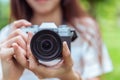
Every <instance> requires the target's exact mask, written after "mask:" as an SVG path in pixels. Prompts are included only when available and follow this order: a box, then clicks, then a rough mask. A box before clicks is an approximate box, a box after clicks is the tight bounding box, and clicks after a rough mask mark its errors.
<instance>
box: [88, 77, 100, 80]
mask: <svg viewBox="0 0 120 80" xmlns="http://www.w3.org/2000/svg"><path fill="white" fill-rule="evenodd" d="M88 80H101V79H100V77H95V78H91V79H88Z"/></svg>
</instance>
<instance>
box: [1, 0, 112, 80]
mask: <svg viewBox="0 0 120 80" xmlns="http://www.w3.org/2000/svg"><path fill="white" fill-rule="evenodd" d="M10 3H11V18H10V19H11V21H14V22H13V23H11V24H10V25H8V26H6V27H5V28H3V29H2V30H1V33H0V40H1V44H0V47H1V49H0V56H1V62H2V70H3V80H8V79H9V80H18V79H20V80H38V79H48V80H58V79H61V80H81V78H83V79H85V80H100V76H101V75H102V74H103V73H107V72H110V71H112V64H111V61H110V58H109V55H108V53H107V50H106V47H105V46H104V45H103V43H102V40H101V37H100V32H99V28H98V25H97V23H96V22H95V21H94V20H93V19H92V18H91V17H90V16H89V15H88V14H87V13H86V12H85V11H84V10H83V9H82V7H81V6H79V1H78V0H11V1H10ZM23 19H24V20H23ZM43 22H54V23H55V24H56V25H57V26H59V25H61V24H66V25H68V26H70V27H72V28H74V29H75V30H76V32H77V35H78V38H77V39H76V40H75V41H74V42H72V44H71V47H72V48H71V49H72V50H71V53H70V51H69V49H68V47H67V44H66V42H63V52H62V55H63V60H62V61H61V62H60V63H59V64H57V65H56V66H53V67H46V66H43V65H41V64H39V63H38V61H37V60H36V59H35V58H34V56H33V55H32V53H31V51H30V48H29V45H30V40H31V37H32V34H31V33H28V35H25V34H24V33H23V32H22V31H21V30H20V29H19V28H21V27H29V26H31V25H34V24H35V25H40V24H41V23H43ZM9 33H10V34H9ZM25 68H26V69H25Z"/></svg>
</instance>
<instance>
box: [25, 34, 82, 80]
mask: <svg viewBox="0 0 120 80" xmlns="http://www.w3.org/2000/svg"><path fill="white" fill-rule="evenodd" d="M28 35H29V38H28V41H27V42H28V43H27V54H29V56H28V59H29V69H30V70H31V71H32V72H34V73H35V74H36V75H37V76H38V77H39V78H40V79H44V78H60V79H61V80H81V78H80V76H79V75H78V74H77V73H76V72H75V71H74V70H73V69H72V67H73V61H72V58H71V55H70V51H69V48H68V46H67V43H66V42H63V52H62V55H63V60H62V61H61V62H60V63H59V64H57V65H55V66H52V67H47V66H44V65H41V64H40V63H39V62H38V61H37V60H36V59H35V57H34V56H33V55H32V53H31V50H30V40H31V38H32V34H31V33H28Z"/></svg>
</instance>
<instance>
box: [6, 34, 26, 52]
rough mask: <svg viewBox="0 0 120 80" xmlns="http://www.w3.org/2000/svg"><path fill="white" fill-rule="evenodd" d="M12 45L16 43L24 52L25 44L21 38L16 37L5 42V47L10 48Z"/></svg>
mask: <svg viewBox="0 0 120 80" xmlns="http://www.w3.org/2000/svg"><path fill="white" fill-rule="evenodd" d="M13 43H17V44H18V45H19V46H21V47H22V48H23V49H25V50H26V42H25V41H24V40H23V38H22V37H21V36H16V37H14V38H12V39H10V40H8V41H7V42H6V45H7V47H11V45H12V44H13Z"/></svg>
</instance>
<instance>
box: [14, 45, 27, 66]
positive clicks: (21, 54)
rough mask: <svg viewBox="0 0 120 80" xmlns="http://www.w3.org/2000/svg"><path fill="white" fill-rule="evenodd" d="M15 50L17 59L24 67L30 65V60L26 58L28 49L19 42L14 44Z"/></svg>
mask: <svg viewBox="0 0 120 80" xmlns="http://www.w3.org/2000/svg"><path fill="white" fill-rule="evenodd" d="M12 46H13V48H14V52H15V59H16V60H17V62H18V63H19V64H21V65H22V66H23V67H28V61H27V58H26V51H25V50H24V49H22V48H21V47H20V46H19V45H18V44H17V43H13V44H12Z"/></svg>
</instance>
